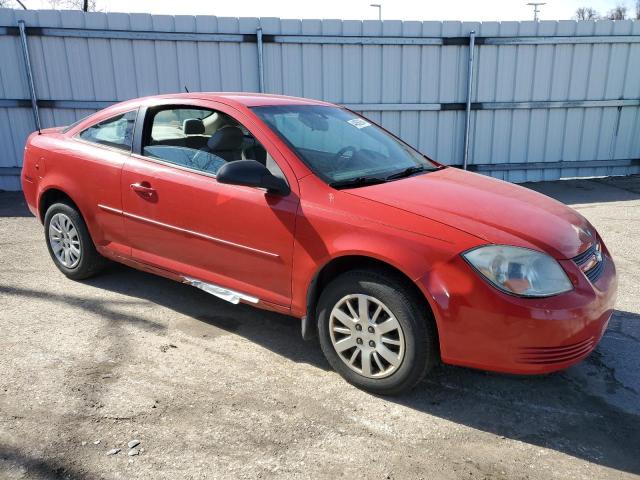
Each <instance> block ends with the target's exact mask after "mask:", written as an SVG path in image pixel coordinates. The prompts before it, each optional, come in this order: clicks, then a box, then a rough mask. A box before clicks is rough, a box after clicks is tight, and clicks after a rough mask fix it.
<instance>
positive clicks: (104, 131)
mask: <svg viewBox="0 0 640 480" xmlns="http://www.w3.org/2000/svg"><path fill="white" fill-rule="evenodd" d="M137 112H138V111H137V110H131V111H129V112H126V113H122V114H120V115H116V116H114V117H111V118H108V119H106V120H102V121H101V122H99V123H96V124H94V125H91V126H90V127H89V128H86V129H84V130H83V131H81V132H80V133H79V134H78V135H77V136H78V137H79V138H81V139H82V140H85V141H87V142H91V143H97V144H99V145H105V146H108V147H111V148H117V149H119V150H124V151H127V152H130V151H131V147H132V145H133V131H134V127H135V122H136V114H137Z"/></svg>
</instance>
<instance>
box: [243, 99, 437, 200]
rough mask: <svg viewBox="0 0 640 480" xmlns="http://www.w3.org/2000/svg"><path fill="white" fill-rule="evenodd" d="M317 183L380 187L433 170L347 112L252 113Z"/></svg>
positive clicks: (291, 108)
mask: <svg viewBox="0 0 640 480" xmlns="http://www.w3.org/2000/svg"><path fill="white" fill-rule="evenodd" d="M253 111H254V112H255V113H256V114H257V115H258V117H260V118H261V119H262V120H263V121H264V122H265V123H266V124H267V126H268V127H269V128H270V129H271V130H273V131H274V132H275V133H276V134H277V135H279V136H280V138H282V139H283V140H284V141H285V142H286V143H287V144H288V145H289V146H290V147H291V148H292V149H293V150H294V151H295V153H296V154H297V155H298V156H299V157H300V158H301V159H302V160H303V161H304V162H305V163H306V164H307V165H308V166H309V168H311V170H313V171H314V173H316V174H317V175H318V176H319V177H320V178H322V179H323V180H324V181H326V182H327V183H329V184H330V185H332V186H335V187H336V188H339V187H347V186H359V185H362V186H364V185H366V184H368V183H382V182H386V181H390V180H394V179H397V178H401V177H403V176H408V175H413V174H417V173H420V172H424V171H431V170H435V169H436V168H437V167H436V166H435V165H434V164H433V163H431V162H430V161H429V160H427V159H426V158H425V157H424V156H423V155H421V154H420V153H419V152H417V151H416V150H414V149H413V148H411V147H409V146H408V145H406V144H404V143H402V142H401V141H399V140H398V139H397V138H395V137H393V136H392V135H390V134H389V133H387V132H385V131H384V130H383V129H381V128H380V127H378V126H376V125H374V124H372V123H370V122H368V121H367V120H365V119H364V118H362V117H360V116H358V115H356V114H355V113H353V112H350V111H348V110H346V109H343V108H339V107H331V106H316V105H285V106H265V107H253Z"/></svg>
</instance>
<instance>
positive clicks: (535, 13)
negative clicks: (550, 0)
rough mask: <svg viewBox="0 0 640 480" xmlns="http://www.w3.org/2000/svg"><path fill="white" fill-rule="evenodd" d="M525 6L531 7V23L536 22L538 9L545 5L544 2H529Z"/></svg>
mask: <svg viewBox="0 0 640 480" xmlns="http://www.w3.org/2000/svg"><path fill="white" fill-rule="evenodd" d="M527 5H531V6H532V7H533V21H534V22H537V21H538V14H539V13H540V9H539V8H538V7H539V6H541V5H546V3H545V2H531V3H527Z"/></svg>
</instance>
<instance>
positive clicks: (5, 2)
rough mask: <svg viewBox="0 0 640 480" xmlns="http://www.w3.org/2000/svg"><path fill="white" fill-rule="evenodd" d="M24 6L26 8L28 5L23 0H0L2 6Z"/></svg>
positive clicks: (0, 6)
mask: <svg viewBox="0 0 640 480" xmlns="http://www.w3.org/2000/svg"><path fill="white" fill-rule="evenodd" d="M19 7H22V8H24V9H25V10H26V9H27V7H26V6H25V4H24V2H22V1H21V0H0V8H19Z"/></svg>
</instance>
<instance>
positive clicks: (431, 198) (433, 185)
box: [344, 168, 596, 259]
mask: <svg viewBox="0 0 640 480" xmlns="http://www.w3.org/2000/svg"><path fill="white" fill-rule="evenodd" d="M344 191H345V192H347V193H349V194H351V195H356V196H358V197H361V198H365V199H368V200H371V201H374V202H378V203H382V204H385V205H389V206H393V207H395V208H400V209H403V210H405V211H408V212H411V213H414V214H417V215H420V216H422V217H425V218H428V219H432V220H435V221H437V222H440V223H444V224H446V225H449V226H451V227H454V228H457V229H459V230H462V231H464V232H467V233H469V234H471V235H475V236H476V237H479V238H481V239H483V240H486V241H487V242H489V243H498V244H507V245H516V246H522V247H527V248H535V249H538V250H542V251H544V252H546V253H548V254H550V255H552V256H553V257H555V258H558V259H562V258H572V257H575V256H576V255H578V254H579V253H581V252H582V251H584V250H585V249H586V248H587V246H588V245H590V244H591V243H592V242H593V239H594V236H595V235H596V234H595V231H594V229H593V227H592V226H591V225H590V224H589V222H587V220H586V219H585V218H584V217H583V216H582V215H580V214H579V213H577V212H576V211H575V210H573V209H571V208H569V207H567V206H566V205H564V204H562V203H560V202H558V201H556V200H553V199H552V198H549V197H547V196H545V195H542V194H540V193H537V192H534V191H533V190H529V189H527V188H524V187H521V186H518V185H514V184H511V183H507V182H504V181H502V180H497V179H494V178H490V177H486V176H484V175H479V174H475V173H471V172H465V171H463V170H458V169H455V168H443V169H440V170H437V171H434V172H430V173H425V174H421V175H416V176H413V177H408V178H404V179H401V180H396V181H392V182H388V183H383V184H379V185H372V186H368V187H363V188H353V189H349V190H344Z"/></svg>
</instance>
